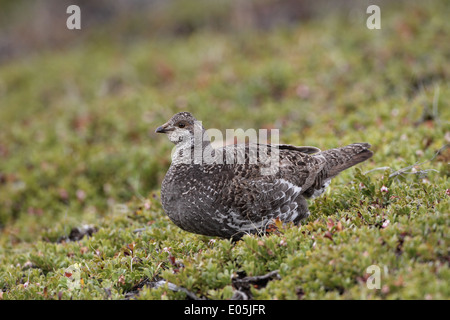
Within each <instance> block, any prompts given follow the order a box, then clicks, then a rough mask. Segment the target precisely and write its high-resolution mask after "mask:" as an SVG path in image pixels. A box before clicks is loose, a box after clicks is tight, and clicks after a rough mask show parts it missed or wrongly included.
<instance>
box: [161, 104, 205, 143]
mask: <svg viewBox="0 0 450 320" xmlns="http://www.w3.org/2000/svg"><path fill="white" fill-rule="evenodd" d="M197 130H200V131H199V133H200V134H202V133H203V131H204V129H203V127H202V124H201V122H200V121H197V119H195V117H194V116H193V115H192V114H190V113H189V112H179V113H177V114H175V115H174V116H173V117H172V118H170V120H169V121H167V122H166V123H165V124H163V125H162V126H160V127H158V128H157V129H156V131H155V132H156V133H165V134H167V137H168V138H169V140H170V141H171V142H172V143H174V144H179V143H182V142H186V141H189V142H190V143H194V137H195V133H196V131H197ZM200 138H201V136H200Z"/></svg>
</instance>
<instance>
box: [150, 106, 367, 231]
mask: <svg viewBox="0 0 450 320" xmlns="http://www.w3.org/2000/svg"><path fill="white" fill-rule="evenodd" d="M156 132H160V133H166V134H167V135H168V137H169V140H171V141H172V142H173V143H175V145H176V149H175V152H174V153H173V155H172V164H171V166H170V168H169V170H168V172H167V174H166V176H165V178H164V181H163V183H162V187H161V198H162V204H163V208H164V211H165V212H166V214H167V215H168V216H169V218H170V219H171V220H172V221H173V222H174V223H175V224H176V225H177V226H179V227H180V228H182V229H184V230H186V231H189V232H193V233H198V234H204V235H208V236H218V237H223V238H233V239H239V238H240V237H242V235H244V234H246V233H263V232H264V231H265V230H266V227H267V226H268V225H269V224H270V223H271V222H273V220H274V219H276V218H278V219H280V220H281V221H283V222H294V223H299V222H300V220H302V219H304V218H306V217H308V216H309V211H308V204H307V202H306V198H314V197H317V196H319V195H320V194H322V193H323V192H324V191H325V188H326V187H327V186H328V185H329V184H330V181H331V179H332V178H333V177H335V176H336V175H337V174H339V172H341V171H343V170H345V169H347V168H350V167H351V166H353V165H355V164H357V163H360V162H362V161H365V160H367V159H368V158H370V157H371V156H372V152H371V151H370V150H368V149H369V148H370V145H369V144H368V143H355V144H351V145H348V146H346V147H342V148H337V149H330V150H326V151H320V150H319V149H317V148H315V147H295V146H291V145H262V144H260V145H255V144H246V145H228V146H225V147H223V148H217V149H214V148H213V147H212V146H211V144H210V142H209V139H208V138H207V137H206V136H202V134H203V135H204V134H205V130H204V128H203V127H202V125H201V123H200V122H198V121H197V120H196V119H195V118H194V117H193V116H192V115H191V114H190V113H188V112H180V113H177V114H176V115H174V116H173V117H172V118H171V119H170V120H169V121H168V122H167V123H166V124H164V125H163V126H161V127H159V128H158V129H157V130H156ZM199 132H200V133H201V134H200V135H198V133H199ZM203 137H204V139H203ZM196 150H197V151H196ZM199 150H200V153H198V151H199ZM196 152H197V154H195V153H196ZM199 154H200V155H203V157H201V156H200V157H199V156H198V155H199ZM205 155H206V157H205ZM267 155H277V156H278V158H277V159H279V162H278V161H277V163H276V166H275V167H274V166H273V164H274V163H273V162H271V159H272V158H270V157H268V156H267ZM227 157H228V158H227ZM230 157H231V158H232V159H231V160H230ZM211 159H213V160H214V161H211ZM255 159H256V160H257V161H256V162H255Z"/></svg>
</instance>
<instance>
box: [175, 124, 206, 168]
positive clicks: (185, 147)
mask: <svg viewBox="0 0 450 320" xmlns="http://www.w3.org/2000/svg"><path fill="white" fill-rule="evenodd" d="M212 153H214V148H213V147H212V145H211V142H210V139H209V136H208V134H207V133H206V131H205V130H204V129H203V130H202V134H201V135H198V136H197V135H193V136H191V137H190V139H186V141H180V142H179V143H177V144H176V146H175V151H174V152H173V153H172V165H178V164H188V165H192V164H200V165H201V164H205V163H206V161H205V160H206V159H205V155H211V154H212Z"/></svg>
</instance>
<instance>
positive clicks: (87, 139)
mask: <svg viewBox="0 0 450 320" xmlns="http://www.w3.org/2000/svg"><path fill="white" fill-rule="evenodd" d="M72 4H76V5H78V6H79V7H80V8H81V30H68V29H67V28H66V20H67V18H68V17H69V14H67V13H66V9H67V7H68V6H69V5H72ZM372 4H376V5H378V6H380V8H381V29H380V30H369V29H368V28H367V27H366V20H367V18H368V17H369V15H368V14H367V13H366V9H367V7H368V6H369V5H372ZM449 7H450V6H448V4H447V3H446V1H395V2H394V1H378V0H377V1H357V0H334V1H330V0H317V1H306V0H284V1H283V0H233V1H231V0H228V1H226V0H214V1H211V0H194V1H192V0H152V1H144V0H114V1H111V0H108V1H106V0H97V1H88V0H85V1H82V0H78V1H75V0H72V1H65V0H36V1H25V0H14V1H13V0H0V8H1V10H0V127H1V129H0V230H2V232H3V235H6V238H8V239H9V240H11V241H13V242H14V241H30V240H32V239H34V238H35V237H37V236H38V235H39V236H40V235H42V230H44V231H45V232H44V236H43V237H44V238H45V237H49V238H51V237H52V235H53V234H57V232H56V231H54V230H53V229H54V228H60V226H58V227H55V226H54V223H53V222H54V221H55V219H59V220H60V221H63V223H66V224H71V223H72V224H76V223H78V222H79V221H81V220H82V221H87V222H89V221H95V220H96V219H98V218H99V217H102V216H105V215H108V214H109V213H110V212H111V210H113V208H114V207H115V205H117V204H121V203H126V202H127V201H130V199H132V198H133V197H134V198H136V197H138V198H139V197H141V198H146V197H151V196H152V194H153V193H154V194H155V197H157V193H158V189H159V186H160V183H161V180H162V178H163V176H164V174H165V172H166V170H167V168H168V166H169V165H170V151H171V148H172V146H171V145H170V143H169V142H168V141H167V140H166V139H165V137H161V136H156V135H155V134H154V133H153V132H154V129H155V128H156V127H157V126H159V125H160V124H162V123H164V122H165V121H166V120H167V119H168V118H169V117H170V116H171V115H172V114H174V113H175V112H178V111H182V110H187V111H191V112H192V113H194V115H195V116H196V117H197V118H198V119H200V120H203V123H204V125H205V127H208V128H213V127H214V128H218V129H220V130H223V131H224V130H225V129H226V128H278V129H280V136H281V142H282V143H292V144H297V145H301V144H304V145H315V146H318V147H319V148H322V149H325V148H331V147H335V146H338V145H343V144H346V143H351V142H355V141H369V142H371V143H372V144H373V145H374V150H375V151H376V152H375V157H374V161H375V162H376V163H378V166H383V165H390V166H392V167H393V168H396V167H397V168H400V167H402V166H405V164H411V163H414V162H416V161H420V160H423V159H429V158H431V157H432V156H433V155H434V154H435V152H436V150H438V149H439V148H440V147H442V145H444V144H445V143H448V142H449V140H450V133H448V131H449V129H448V115H449V112H448V109H449V108H448V101H449V100H448V98H449V88H448V77H449V74H450V67H449V62H448V61H450V47H449V44H450V41H449V39H450V38H449V30H450V28H449V23H448V18H449V17H450V12H449ZM446 157H448V154H447V156H446ZM386 159H388V160H386ZM386 161H387V162H388V163H386ZM441 161H442V163H445V161H447V160H446V158H444V159H441ZM439 170H444V171H445V170H448V168H444V169H442V168H441V169H439ZM445 174H448V172H447V171H445Z"/></svg>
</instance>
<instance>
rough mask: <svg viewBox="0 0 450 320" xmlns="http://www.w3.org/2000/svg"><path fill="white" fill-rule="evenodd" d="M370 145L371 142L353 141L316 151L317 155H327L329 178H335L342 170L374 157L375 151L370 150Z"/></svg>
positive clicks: (326, 169) (326, 167)
mask: <svg viewBox="0 0 450 320" xmlns="http://www.w3.org/2000/svg"><path fill="white" fill-rule="evenodd" d="M370 147H371V145H370V144H369V143H353V144H350V145H348V146H345V147H341V148H336V149H330V150H326V151H322V152H319V153H316V154H315V156H323V157H325V159H326V161H327V164H326V165H325V168H324V169H325V172H327V178H333V177H335V176H337V175H338V174H339V173H340V172H342V171H344V170H346V169H348V168H350V167H353V166H354V165H356V164H358V163H360V162H363V161H366V160H367V159H369V158H370V157H372V156H373V152H372V151H370V150H369V148H370Z"/></svg>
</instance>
